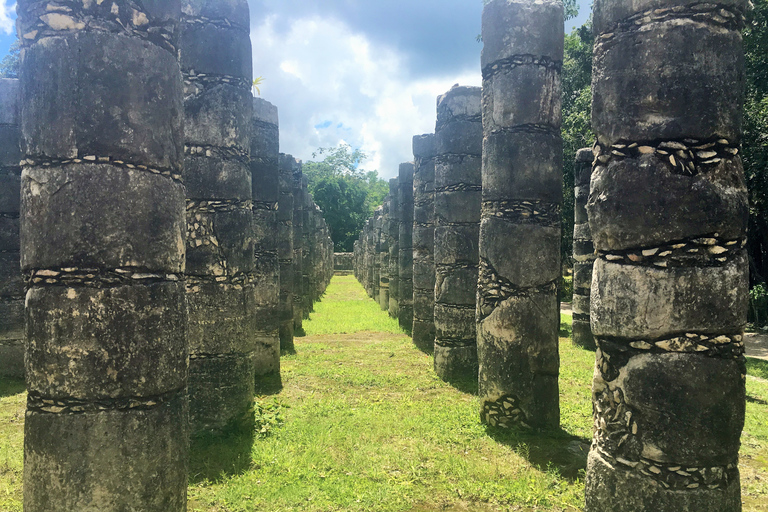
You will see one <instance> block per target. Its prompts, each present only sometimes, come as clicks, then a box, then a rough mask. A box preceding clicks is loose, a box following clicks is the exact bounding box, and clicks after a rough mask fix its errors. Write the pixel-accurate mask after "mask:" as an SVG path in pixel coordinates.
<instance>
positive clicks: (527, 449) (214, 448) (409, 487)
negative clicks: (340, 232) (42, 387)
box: [0, 277, 768, 512]
mask: <svg viewBox="0 0 768 512" xmlns="http://www.w3.org/2000/svg"><path fill="white" fill-rule="evenodd" d="M304 325H305V329H306V332H307V336H306V337H303V338H297V340H296V354H294V355H290V356H286V357H284V358H283V360H282V375H283V388H282V390H281V391H280V392H279V393H276V394H271V395H264V396H259V397H257V399H256V402H255V404H256V422H257V433H256V436H255V438H253V439H252V438H239V439H230V440H228V441H227V442H226V443H223V442H215V441H210V442H208V443H207V444H206V445H205V446H203V447H198V449H197V450H196V451H195V453H194V455H193V460H192V463H191V475H190V477H191V483H190V488H189V498H190V503H189V504H190V506H189V509H190V510H191V511H205V512H235V511H237V512H240V511H249V512H250V511H265V512H283V511H297V512H298V511H302V512H304V511H307V512H330V511H339V512H341V511H344V512H348V511H349V512H353V511H371V512H373V511H375V512H387V511H392V512H394V511H403V512H418V511H422V512H428V511H453V512H458V511H477V512H490V511H505V512H506V511H534V510H535V511H555V510H558V511H560V510H569V511H570V510H581V503H582V500H583V496H582V494H583V469H584V465H585V461H586V457H585V455H586V450H588V443H589V438H590V437H591V433H592V425H591V424H592V419H591V403H590V391H589V388H590V382H591V378H592V366H593V363H594V353H592V352H589V351H586V350H582V349H579V348H576V347H574V346H573V345H572V344H571V342H570V340H569V339H568V334H569V333H568V325H567V324H564V327H563V331H561V335H562V336H563V338H561V345H560V347H561V378H560V387H561V414H562V431H561V432H558V433H556V434H550V435H547V436H532V435H525V434H522V433H508V432H502V431H498V430H492V429H486V428H485V427H483V426H481V425H480V424H479V422H478V410H479V402H478V400H477V398H476V397H475V396H474V395H473V394H472V390H471V389H465V390H464V391H462V390H459V389H456V388H454V387H451V386H449V385H447V384H445V383H443V382H441V381H440V380H439V379H437V378H436V377H435V375H434V372H433V371H432V359H431V358H430V357H429V356H427V355H425V354H423V353H421V352H419V351H418V350H416V349H415V348H414V347H413V344H412V342H411V340H410V338H408V337H407V336H406V335H405V334H404V333H402V331H400V329H399V328H398V327H397V324H396V322H395V321H394V320H391V319H390V318H388V316H387V315H386V314H385V313H383V312H382V311H381V310H380V309H379V308H378V306H377V305H376V304H375V303H374V302H373V301H372V300H370V299H369V298H368V297H367V296H366V295H365V293H364V291H363V289H362V287H361V286H360V285H359V284H358V283H357V282H356V281H355V280H354V278H352V277H336V278H334V280H333V282H332V283H331V286H330V287H329V288H328V291H327V293H326V295H325V297H324V298H323V301H322V302H320V303H318V304H316V306H315V312H314V313H313V314H312V317H311V320H310V321H307V322H305V324H304ZM750 374H751V375H752V376H751V377H749V378H748V380H747V391H748V396H749V399H748V403H747V424H746V426H745V429H744V435H743V437H742V443H743V447H742V462H741V466H742V487H743V494H744V501H745V506H744V510H745V511H768V381H766V380H765V378H766V377H768V365H764V364H762V362H759V361H756V360H754V361H750ZM467 388H471V386H467ZM23 403H24V394H23V387H19V383H16V384H15V385H10V386H8V385H6V386H3V385H0V511H2V512H6V511H10V512H16V511H21V506H20V498H21V490H20V482H21V449H22V448H21V447H22V438H21V425H22V423H23Z"/></svg>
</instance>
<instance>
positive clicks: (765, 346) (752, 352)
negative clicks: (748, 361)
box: [744, 333, 768, 361]
mask: <svg viewBox="0 0 768 512" xmlns="http://www.w3.org/2000/svg"><path fill="white" fill-rule="evenodd" d="M744 346H745V347H746V350H747V357H756V358H758V359H765V360H766V361H768V334H757V333H748V334H745V335H744Z"/></svg>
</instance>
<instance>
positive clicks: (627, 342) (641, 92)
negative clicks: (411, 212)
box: [586, 0, 748, 512]
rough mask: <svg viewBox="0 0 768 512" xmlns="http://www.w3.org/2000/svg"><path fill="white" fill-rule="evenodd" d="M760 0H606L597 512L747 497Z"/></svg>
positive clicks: (595, 304)
mask: <svg viewBox="0 0 768 512" xmlns="http://www.w3.org/2000/svg"><path fill="white" fill-rule="evenodd" d="M747 8H748V2H747V1H746V0H732V1H727V2H721V3H720V4H717V5H716V4H687V3H686V2H680V1H673V0H658V1H650V0H643V1H638V2H632V3H631V4H630V3H627V2H619V1H617V0H598V1H596V2H595V11H594V27H595V30H596V34H598V37H597V38H596V40H597V41H598V43H597V44H596V46H595V52H594V77H595V79H594V82H593V107H592V125H593V128H594V131H595V133H596V134H597V138H598V143H597V145H596V146H595V153H596V155H595V156H596V160H595V166H594V169H593V172H592V182H591V190H590V196H589V203H588V205H587V209H588V211H589V223H590V227H591V229H592V235H593V238H594V244H595V249H596V250H597V253H598V258H597V260H596V261H595V266H594V271H593V272H594V277H593V280H592V297H591V322H592V331H593V333H594V336H595V341H596V343H597V348H598V350H597V357H596V368H595V377H594V381H593V384H592V398H593V408H594V412H595V434H594V439H593V442H592V449H591V451H590V454H589V462H588V467H587V478H586V510H587V511H590V512H595V511H609V510H610V511H611V512H622V511H630V510H631V511H633V512H636V511H659V510H675V511H701V510H717V511H722V512H726V511H727V512H731V511H739V510H741V496H740V489H739V487H740V485H739V470H738V466H737V465H738V451H739V437H740V435H741V430H742V427H743V424H744V409H745V378H746V377H745V374H746V369H745V360H744V357H743V352H744V346H743V342H742V334H743V329H744V326H745V324H746V312H747V294H748V267H747V259H746V251H745V249H744V246H745V240H746V228H747V217H748V203H747V189H746V186H745V181H744V174H743V170H742V163H741V159H740V157H739V156H738V151H739V144H740V141H741V108H742V101H743V92H742V91H743V90H744V56H743V50H742V39H741V35H740V33H739V30H740V29H741V27H742V26H743V23H744V14H745V11H746V9H747Z"/></svg>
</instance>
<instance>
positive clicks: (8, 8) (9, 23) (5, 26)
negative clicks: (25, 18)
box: [0, 0, 16, 35]
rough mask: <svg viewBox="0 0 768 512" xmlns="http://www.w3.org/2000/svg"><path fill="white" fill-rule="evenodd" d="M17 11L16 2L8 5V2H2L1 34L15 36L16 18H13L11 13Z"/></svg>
mask: <svg viewBox="0 0 768 512" xmlns="http://www.w3.org/2000/svg"><path fill="white" fill-rule="evenodd" d="M15 10H16V2H12V3H10V4H9V3H8V1H7V0H0V32H4V33H6V34H8V35H11V34H13V30H14V23H15V22H14V18H11V13H13V12H15Z"/></svg>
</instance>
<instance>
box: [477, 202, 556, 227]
mask: <svg viewBox="0 0 768 512" xmlns="http://www.w3.org/2000/svg"><path fill="white" fill-rule="evenodd" d="M481 215H482V218H483V219H488V218H492V217H494V218H500V219H504V220H508V221H511V222H514V223H516V224H536V225H541V226H549V227H555V226H559V225H560V205H559V204H558V203H548V202H544V201H521V200H504V201H483V207H482V212H481Z"/></svg>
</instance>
